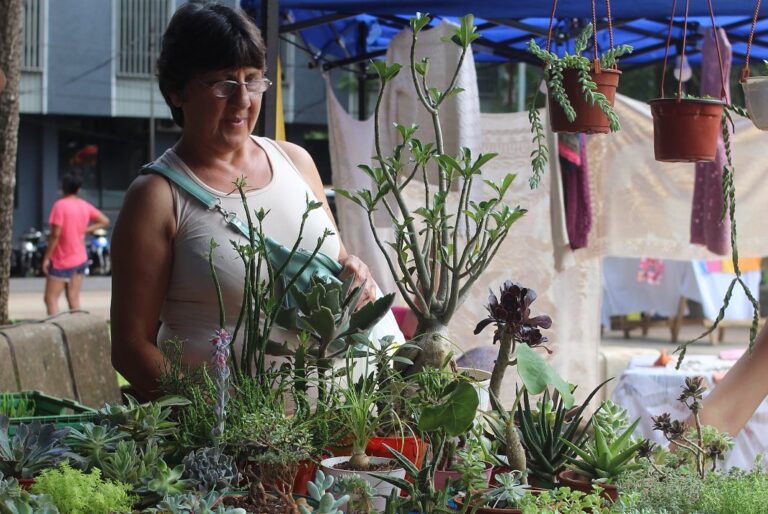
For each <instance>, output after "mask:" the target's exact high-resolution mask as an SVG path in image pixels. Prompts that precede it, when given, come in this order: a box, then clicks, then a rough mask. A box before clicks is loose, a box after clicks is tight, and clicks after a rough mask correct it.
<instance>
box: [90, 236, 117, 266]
mask: <svg viewBox="0 0 768 514" xmlns="http://www.w3.org/2000/svg"><path fill="white" fill-rule="evenodd" d="M88 273H89V275H109V274H110V273H112V258H111V256H110V254H109V238H108V237H107V231H106V230H105V229H103V228H100V229H97V230H96V231H94V233H93V235H92V236H91V241H90V244H89V245H88Z"/></svg>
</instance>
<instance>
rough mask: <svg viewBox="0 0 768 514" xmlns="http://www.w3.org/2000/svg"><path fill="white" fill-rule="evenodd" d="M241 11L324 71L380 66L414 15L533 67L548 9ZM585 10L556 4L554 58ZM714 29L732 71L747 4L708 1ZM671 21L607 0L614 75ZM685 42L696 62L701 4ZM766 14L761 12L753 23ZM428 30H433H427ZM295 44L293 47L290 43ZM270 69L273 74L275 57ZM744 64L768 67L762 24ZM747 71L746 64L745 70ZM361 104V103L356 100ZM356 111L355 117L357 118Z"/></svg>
mask: <svg viewBox="0 0 768 514" xmlns="http://www.w3.org/2000/svg"><path fill="white" fill-rule="evenodd" d="M595 3H596V17H597V20H598V45H599V46H600V47H601V48H606V47H608V30H607V28H608V25H607V22H606V21H607V20H606V3H605V2H602V1H597V0H596V2H595ZM241 5H242V7H243V8H244V9H246V10H247V11H249V12H251V13H252V14H253V15H254V17H255V18H256V19H261V20H262V26H264V28H265V33H266V37H267V44H268V47H269V48H276V47H277V40H278V37H279V36H280V35H284V34H288V33H294V34H298V35H299V38H298V39H299V40H300V41H301V43H298V44H299V45H300V46H301V47H302V48H303V49H304V50H305V51H307V52H308V53H309V54H310V55H311V56H312V59H313V61H314V63H315V64H316V65H318V66H322V67H323V69H331V68H335V67H339V66H349V65H354V64H359V63H365V62H367V61H368V60H369V59H376V58H381V57H383V56H384V54H385V53H386V48H387V45H388V43H389V40H390V39H391V38H392V37H393V36H394V35H395V34H396V33H397V32H399V31H400V30H402V28H403V27H405V26H407V25H408V17H409V16H411V15H413V14H414V13H415V12H416V11H421V12H428V13H430V14H432V15H434V16H435V22H436V21H438V20H439V19H441V18H443V17H445V18H449V19H455V18H456V17H458V16H463V15H465V14H467V13H468V12H471V13H472V14H474V15H475V17H476V20H475V22H476V24H477V26H478V31H479V33H480V34H481V38H479V39H478V40H477V41H476V42H475V43H474V44H473V49H474V50H475V54H476V57H475V58H476V60H477V61H502V62H509V61H512V62H529V63H536V60H535V59H534V58H533V56H532V55H531V54H529V53H528V52H527V51H526V48H525V47H526V44H527V42H528V41H529V40H530V39H531V38H532V37H533V38H535V39H536V40H537V41H538V42H539V43H540V44H542V43H543V42H544V41H545V40H546V36H547V29H548V25H549V16H550V13H551V10H552V3H551V2H542V1H541V0H514V1H512V2H510V1H509V0H484V1H483V2H476V3H474V2H473V3H471V4H468V3H467V2H466V1H459V0H439V1H438V0H422V1H413V0H387V1H380V0H366V1H360V0H335V1H330V0H328V1H321V0H280V1H279V3H278V0H263V1H260V0H241ZM591 6H592V3H591V2H589V1H586V0H582V1H579V2H577V1H574V0H568V1H565V0H561V1H560V2H558V6H557V13H556V20H555V23H554V28H553V36H552V37H553V43H554V44H555V45H556V46H555V47H556V48H557V49H558V51H562V50H564V49H569V48H570V47H571V46H572V44H573V43H572V42H573V39H574V37H575V36H576V34H578V32H579V31H580V30H581V28H582V27H583V26H584V25H586V24H587V23H588V22H589V21H590V20H591V19H592V7H591ZM712 6H713V10H714V13H715V15H716V23H717V25H718V26H719V27H722V28H724V29H725V30H726V32H727V33H728V37H729V39H730V41H731V43H732V46H733V60H734V63H735V64H741V63H743V61H744V58H745V55H746V48H747V40H748V38H749V33H750V29H751V24H752V17H753V15H754V9H755V0H712ZM684 9H685V1H684V0H678V1H677V9H676V12H675V14H676V17H675V20H674V26H673V30H672V40H671V42H670V51H669V54H670V56H672V57H673V58H674V56H676V55H677V54H679V53H680V52H681V51H682V46H683V18H682V15H683V14H684ZM671 14H672V1H670V0H643V1H637V0H613V1H612V2H611V15H612V19H613V35H614V41H615V44H623V43H627V44H631V45H632V46H633V47H634V48H635V51H634V52H633V54H632V55H631V56H628V57H626V58H624V59H622V69H625V70H627V69H632V68H634V67H639V66H645V65H647V64H650V63H654V62H658V61H659V60H661V59H663V57H664V51H665V48H666V39H667V33H668V29H669V18H670V15H671ZM688 14H689V19H688V24H687V31H686V37H685V45H686V48H685V54H686V55H688V56H690V57H691V61H692V62H694V63H695V62H696V61H697V58H698V54H699V48H698V43H699V41H701V38H702V35H703V31H704V29H706V28H707V27H709V26H711V20H710V18H709V8H708V3H707V2H706V1H704V0H691V1H690V3H689V9H688ZM766 14H768V6H766V5H763V6H762V8H761V10H760V15H761V16H764V15H766ZM433 23H434V22H433ZM294 44H296V43H294ZM271 58H272V59H273V64H272V66H271V68H272V69H275V68H276V67H275V66H274V64H276V55H273V56H271ZM751 59H752V60H753V61H752V62H753V63H760V62H761V60H762V59H768V19H760V16H759V17H758V21H757V24H756V29H755V38H754V40H753V43H752V53H751ZM753 66H754V64H753ZM363 68H364V67H361V66H358V67H357V68H356V70H357V71H358V72H360V73H359V77H360V82H361V86H360V87H361V90H362V88H363V87H364V80H365V74H364V73H363V72H362V71H361V70H362V69H363ZM360 98H361V99H362V98H364V95H360ZM270 103H271V102H270V99H267V102H266V105H265V108H266V112H265V118H266V120H267V126H266V127H265V129H266V131H267V132H266V133H273V131H272V130H269V124H270V118H271V119H274V116H270V112H272V113H274V110H273V109H274V105H272V106H270ZM362 111H364V109H361V112H362Z"/></svg>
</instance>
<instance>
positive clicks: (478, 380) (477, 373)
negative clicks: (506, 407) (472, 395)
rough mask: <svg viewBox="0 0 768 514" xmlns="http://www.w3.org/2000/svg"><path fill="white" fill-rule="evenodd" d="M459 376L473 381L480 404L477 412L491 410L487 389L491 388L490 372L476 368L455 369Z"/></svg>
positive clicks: (489, 395)
mask: <svg viewBox="0 0 768 514" xmlns="http://www.w3.org/2000/svg"><path fill="white" fill-rule="evenodd" d="M456 371H457V372H458V373H459V374H462V375H467V376H468V377H469V378H471V379H472V380H473V385H474V386H475V390H476V391H477V397H478V399H479V400H480V403H478V404H477V410H479V411H487V410H491V394H490V393H489V392H488V390H489V389H488V388H489V387H491V372H490V371H485V370H484V369H477V368H461V367H459V368H456Z"/></svg>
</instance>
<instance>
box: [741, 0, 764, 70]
mask: <svg viewBox="0 0 768 514" xmlns="http://www.w3.org/2000/svg"><path fill="white" fill-rule="evenodd" d="M759 13H760V0H757V4H756V5H755V14H754V16H752V28H751V29H750V31H749V39H748V40H747V55H746V57H745V58H744V67H743V68H742V69H741V82H746V81H747V79H748V78H749V54H750V52H751V51H752V39H753V38H754V37H755V26H756V25H757V16H758V14H759Z"/></svg>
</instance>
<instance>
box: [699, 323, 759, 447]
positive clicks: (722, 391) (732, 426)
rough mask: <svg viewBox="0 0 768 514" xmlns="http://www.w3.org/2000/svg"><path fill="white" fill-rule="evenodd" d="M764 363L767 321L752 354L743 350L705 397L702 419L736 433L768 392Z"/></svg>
mask: <svg viewBox="0 0 768 514" xmlns="http://www.w3.org/2000/svg"><path fill="white" fill-rule="evenodd" d="M767 366H768V324H766V325H764V326H763V328H762V329H761V330H760V333H759V334H758V336H757V341H756V342H755V347H754V350H753V351H752V354H751V355H750V354H749V352H746V353H744V355H742V356H741V358H740V359H739V360H738V361H737V362H736V364H734V366H733V367H732V368H731V369H730V370H729V371H728V373H727V374H726V375H725V377H723V380H722V381H721V382H720V383H719V384H717V386H715V388H714V389H713V390H712V392H711V393H710V395H709V396H707V397H706V398H705V399H704V403H703V407H702V410H701V415H700V418H701V422H702V423H703V424H705V425H712V426H714V427H715V428H717V429H718V430H720V431H721V432H727V433H728V434H730V435H731V436H734V437H735V436H736V434H738V433H739V431H741V429H742V428H744V425H746V424H747V421H749V418H751V417H752V415H753V414H754V413H755V411H756V410H757V408H758V407H759V406H760V404H761V403H762V401H763V400H765V398H766V396H768V369H767V368H766V367H767ZM689 423H690V421H689Z"/></svg>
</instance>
